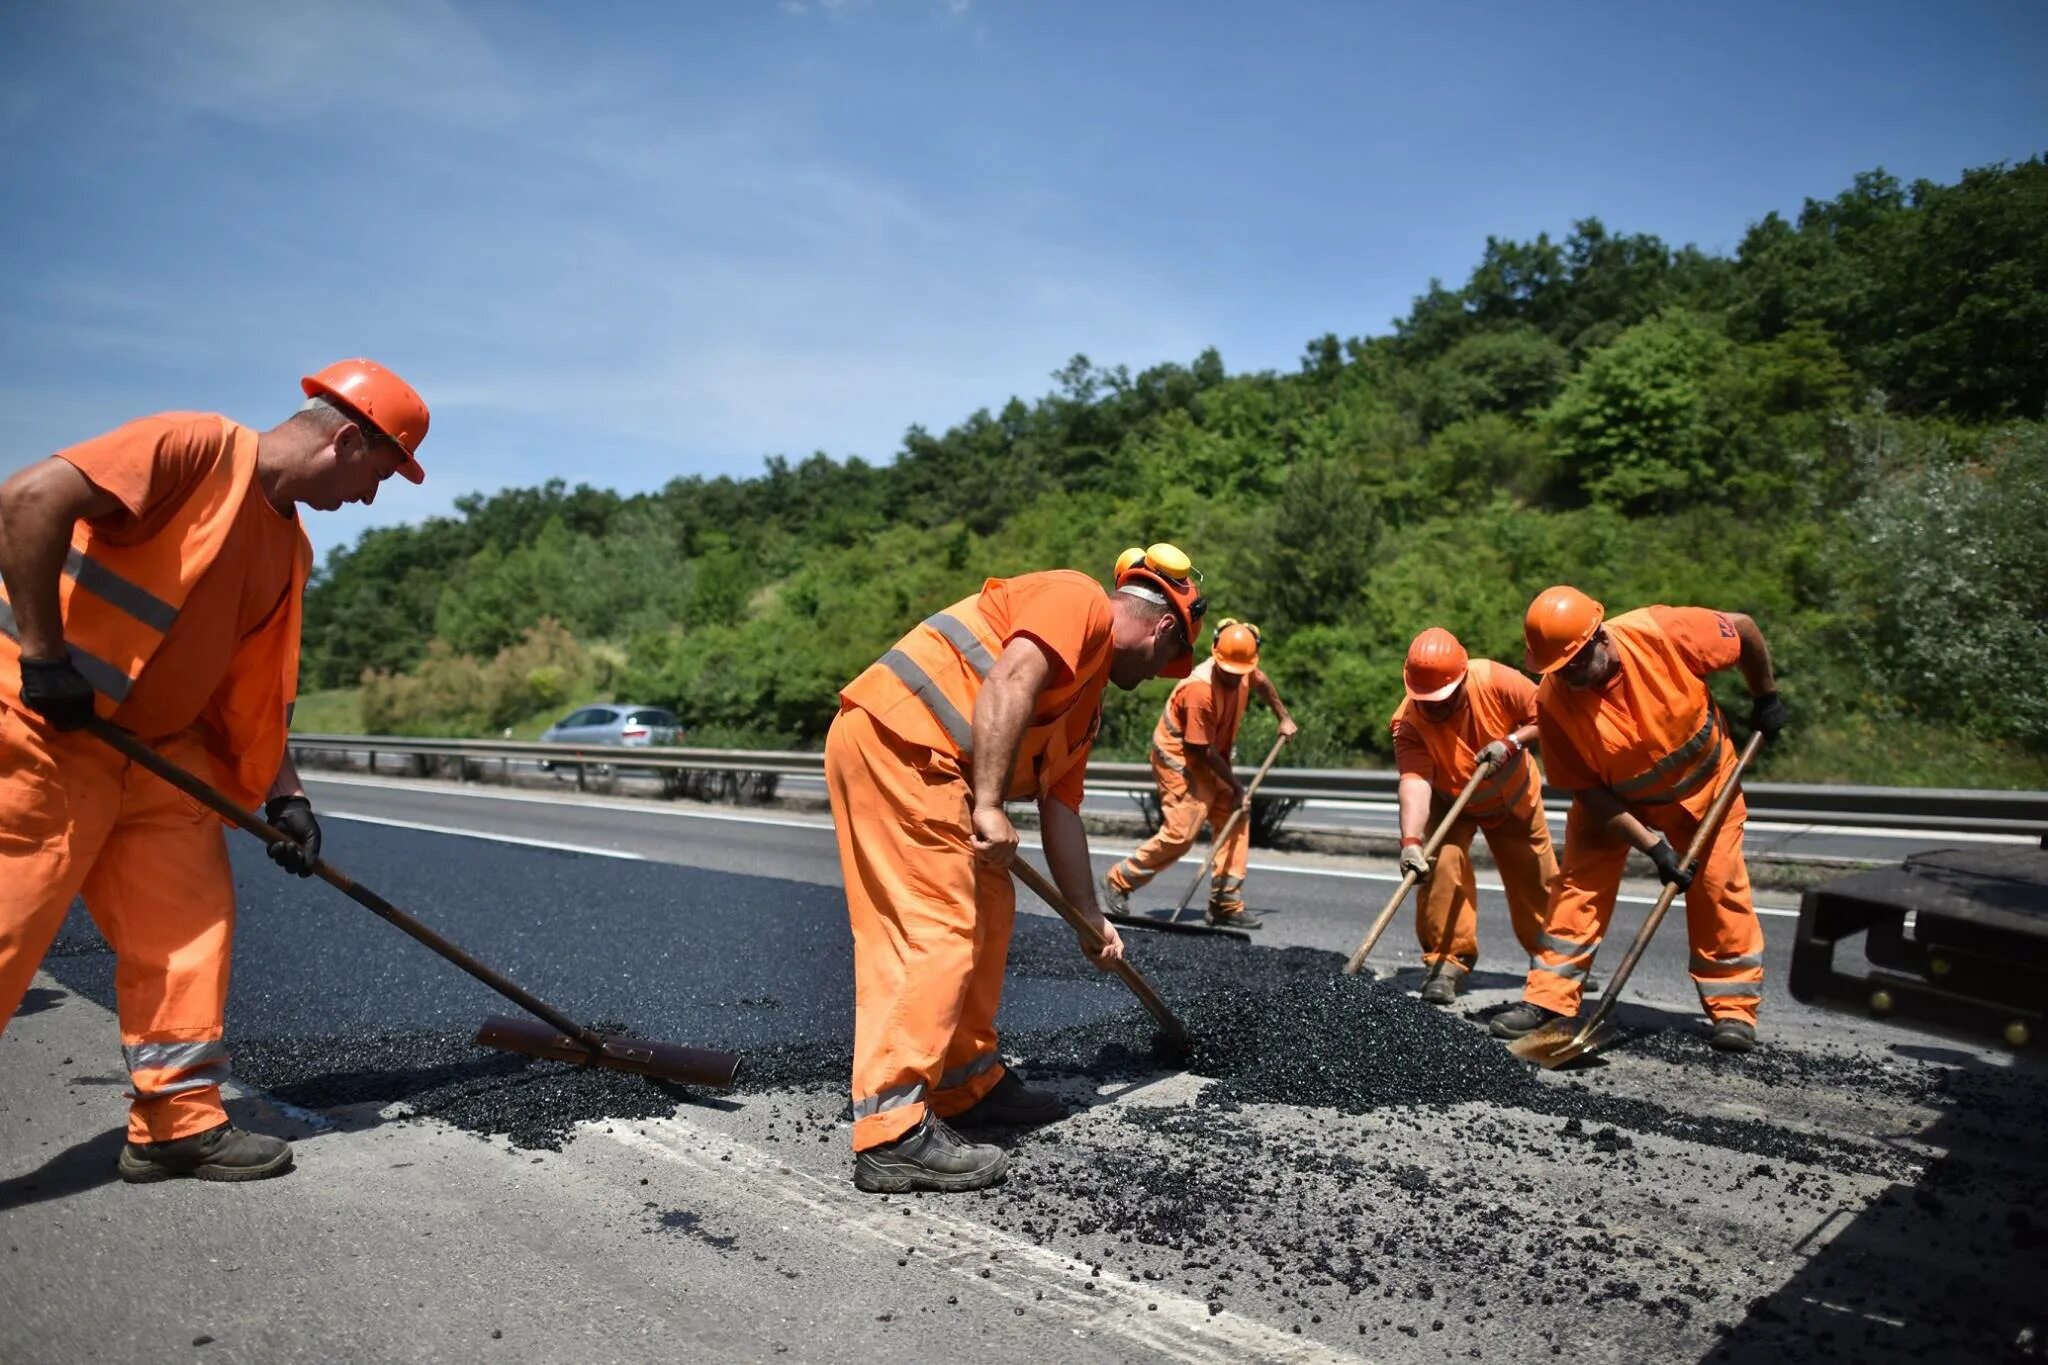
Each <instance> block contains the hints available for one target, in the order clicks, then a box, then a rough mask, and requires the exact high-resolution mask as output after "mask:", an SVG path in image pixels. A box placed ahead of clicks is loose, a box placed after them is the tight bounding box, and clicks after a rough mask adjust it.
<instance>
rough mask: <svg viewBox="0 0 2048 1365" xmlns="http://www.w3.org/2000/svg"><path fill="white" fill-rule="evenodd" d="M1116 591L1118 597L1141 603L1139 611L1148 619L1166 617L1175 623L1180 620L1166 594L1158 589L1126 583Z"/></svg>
mask: <svg viewBox="0 0 2048 1365" xmlns="http://www.w3.org/2000/svg"><path fill="white" fill-rule="evenodd" d="M1116 591H1117V596H1119V597H1128V598H1130V599H1131V600H1133V601H1135V602H1137V603H1139V604H1140V606H1139V609H1140V611H1142V612H1143V613H1144V615H1145V617H1146V618H1147V619H1153V620H1156V619H1158V618H1160V617H1165V618H1167V619H1169V620H1171V621H1175V622H1178V621H1179V620H1180V613H1179V612H1177V611H1175V610H1174V609H1173V605H1172V604H1171V603H1170V602H1168V601H1167V600H1166V594H1165V593H1163V592H1161V591H1159V589H1157V588H1148V587H1145V586H1144V585H1143V584H1141V583H1126V584H1124V585H1123V586H1122V587H1121V588H1118V589H1117V590H1116Z"/></svg>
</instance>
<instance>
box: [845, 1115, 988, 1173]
mask: <svg viewBox="0 0 2048 1365" xmlns="http://www.w3.org/2000/svg"><path fill="white" fill-rule="evenodd" d="M1009 1170H1010V1156H1009V1153H1007V1152H1005V1151H1004V1150H1003V1149H1002V1148H1000V1147H993V1146H985V1145H976V1144H972V1143H967V1142H962V1141H961V1140H960V1135H959V1134H958V1133H956V1132H954V1131H953V1130H952V1129H951V1128H948V1127H947V1126H946V1124H945V1121H944V1120H943V1119H941V1118H940V1117H939V1116H938V1115H937V1114H934V1113H932V1112H931V1111H930V1110H926V1111H925V1116H924V1121H923V1122H921V1123H919V1124H918V1125H917V1127H915V1128H913V1129H911V1130H910V1131H909V1132H907V1133H905V1134H904V1135H903V1136H902V1137H900V1138H897V1139H896V1140H895V1141H894V1142H891V1143H887V1144H884V1145H883V1146H880V1147H870V1148H868V1149H867V1150H866V1151H865V1152H855V1153H854V1154H853V1183H854V1185H855V1186H856V1187H857V1188H859V1189H862V1190H865V1191H866V1192H867V1193H869V1194H904V1193H907V1192H909V1191H911V1190H934V1191H937V1192H938V1193H940V1194H958V1193H961V1192H962V1191H965V1190H979V1189H985V1188H987V1187H988V1186H990V1185H997V1184H1000V1183H1002V1179H1003V1177H1004V1176H1005V1175H1007V1174H1008V1173H1009Z"/></svg>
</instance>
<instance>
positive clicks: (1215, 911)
mask: <svg viewBox="0 0 2048 1365" xmlns="http://www.w3.org/2000/svg"><path fill="white" fill-rule="evenodd" d="M1209 923H1210V924H1211V925H1213V926H1214V927H1216V928H1218V929H1257V928H1259V927H1260V926H1261V925H1263V924H1264V923H1265V921H1264V920H1262V919H1260V918H1259V917H1258V916H1257V915H1254V914H1253V913H1252V912H1251V911H1249V910H1247V909H1245V908H1244V907H1243V906H1242V905H1240V906H1238V907H1237V908H1236V909H1235V910H1223V909H1219V908H1217V907H1216V906H1213V905H1212V906H1210V907H1209Z"/></svg>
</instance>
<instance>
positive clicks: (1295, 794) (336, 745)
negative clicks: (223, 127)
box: [291, 734, 2048, 834]
mask: <svg viewBox="0 0 2048 1365" xmlns="http://www.w3.org/2000/svg"><path fill="white" fill-rule="evenodd" d="M291 745H292V748H293V749H294V750H299V751H310V752H316V753H320V752H324V753H344V754H366V755H368V756H369V761H370V766H371V768H372V769H373V770H374V769H375V767H376V762H377V756H378V755H380V754H393V755H414V756H418V757H422V758H454V759H468V760H473V761H476V762H502V763H507V764H509V763H512V762H531V763H551V764H554V765H555V766H557V767H564V768H573V769H575V770H576V772H577V776H578V778H579V780H581V778H582V777H583V775H584V772H585V770H586V769H589V768H632V769H635V770H648V771H654V772H682V771H698V772H725V773H776V774H780V775H784V776H794V777H819V776H822V775H823V774H824V771H825V756H824V755H823V754H822V753H797V752H775V751H770V750H754V749H689V748H677V747H659V748H658V747H653V746H648V747H644V748H643V747H633V746H622V745H589V746H586V745H574V744H539V743H532V742H522V741H517V740H496V739H412V738H408V737H405V736H401V735H310V734H308V735H293V736H292V738H291ZM1398 781H1399V778H1398V777H1397V775H1396V774H1394V773H1391V772H1376V771H1369V770H1366V769H1362V768H1275V769H1273V771H1272V772H1271V773H1270V774H1269V775H1268V776H1267V778H1266V784H1265V785H1264V786H1263V787H1261V788H1260V789H1259V793H1260V795H1261V796H1271V797H1281V798H1291V799H1295V800H1303V801H1392V800H1393V799H1394V796H1395V790H1396V786H1397V784H1398ZM1088 785H1089V787H1090V788H1091V789H1093V790H1096V791H1133V792H1134V791H1149V790H1150V789H1151V788H1152V785H1153V782H1152V768H1151V765H1150V764H1146V763H1090V764H1089V765H1088ZM1744 791H1745V794H1746V795H1747V796H1748V798H1749V812H1750V815H1751V816H1752V817H1754V818H1756V819H1759V820H1771V821H1777V822H1781V823H1785V824H1809V825H1844V826H1859V827H1885V826H1889V827H1892V828H1898V829H1926V830H1946V831H1955V832H1970V833H1983V834H2039V833H2041V832H2042V831H2043V830H2048V791H1986V790H1979V789H1960V788H1945V787H1848V786H1842V787H1833V786H1822V785H1817V784H1810V783H1778V782H1752V783H1748V784H1746V785H1745V788H1744ZM1544 796H1545V797H1546V798H1547V799H1550V800H1552V801H1561V800H1563V799H1565V794H1564V793H1563V792H1560V791H1558V790H1556V789H1555V788H1545V790H1544Z"/></svg>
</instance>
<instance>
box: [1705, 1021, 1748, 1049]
mask: <svg viewBox="0 0 2048 1365" xmlns="http://www.w3.org/2000/svg"><path fill="white" fill-rule="evenodd" d="M1707 1046H1709V1047H1711V1048H1713V1049H1714V1051H1716V1052H1747V1051H1749V1050H1750V1049H1751V1048H1753V1047H1755V1046H1756V1025H1755V1024H1752V1023H1750V1022H1749V1021H1748V1020H1746V1019H1716V1020H1715V1021H1714V1032H1713V1033H1712V1035H1711V1036H1709V1037H1708V1039H1707Z"/></svg>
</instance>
